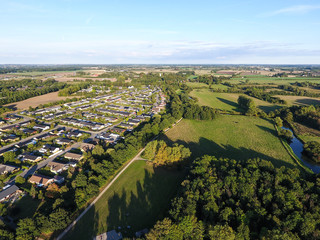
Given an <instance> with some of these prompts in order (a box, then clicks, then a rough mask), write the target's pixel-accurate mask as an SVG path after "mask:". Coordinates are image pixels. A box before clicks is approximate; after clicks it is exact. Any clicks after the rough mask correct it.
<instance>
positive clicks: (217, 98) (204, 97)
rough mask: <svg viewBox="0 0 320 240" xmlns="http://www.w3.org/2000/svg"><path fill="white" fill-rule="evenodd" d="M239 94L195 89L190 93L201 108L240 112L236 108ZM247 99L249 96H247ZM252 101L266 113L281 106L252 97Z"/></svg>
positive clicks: (237, 107)
mask: <svg viewBox="0 0 320 240" xmlns="http://www.w3.org/2000/svg"><path fill="white" fill-rule="evenodd" d="M240 95H241V94H239V93H217V92H211V91H210V90H209V89H195V90H193V91H192V92H191V93H190V96H191V97H196V98H197V99H198V101H199V102H198V103H199V104H200V105H201V106H210V107H212V108H217V109H221V110H225V111H237V112H241V111H242V110H241V109H239V106H238V103H237V101H238V97H239V96H240ZM248 97H249V96H248ZM249 98H252V99H253V101H254V102H255V104H256V106H257V107H258V108H260V109H262V110H264V111H266V112H269V111H273V110H275V109H277V108H280V107H281V105H276V104H272V103H269V102H266V101H262V100H259V99H256V98H253V97H249Z"/></svg>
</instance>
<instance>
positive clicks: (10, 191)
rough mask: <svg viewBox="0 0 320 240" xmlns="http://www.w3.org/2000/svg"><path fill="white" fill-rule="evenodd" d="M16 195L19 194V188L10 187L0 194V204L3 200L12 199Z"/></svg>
mask: <svg viewBox="0 0 320 240" xmlns="http://www.w3.org/2000/svg"><path fill="white" fill-rule="evenodd" d="M16 193H21V190H19V188H18V187H17V186H16V185H12V186H10V187H8V188H6V189H5V190H3V191H2V192H0V202H3V201H5V200H7V199H9V198H10V197H12V196H13V195H14V194H16Z"/></svg>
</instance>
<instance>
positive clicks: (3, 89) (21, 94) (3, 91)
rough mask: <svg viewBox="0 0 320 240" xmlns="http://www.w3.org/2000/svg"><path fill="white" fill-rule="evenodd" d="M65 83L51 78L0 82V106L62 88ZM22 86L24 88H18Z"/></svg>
mask: <svg viewBox="0 0 320 240" xmlns="http://www.w3.org/2000/svg"><path fill="white" fill-rule="evenodd" d="M65 86H66V83H62V82H57V81H55V80H52V79H48V80H46V81H41V80H32V79H25V80H21V81H1V82H0V106H1V105H4V104H8V103H12V102H17V101H22V100H25V99H28V98H31V97H35V96H39V95H43V94H47V93H50V92H56V91H58V90H60V89H63V88H64V87H65ZM19 88H23V89H25V90H18V89H19Z"/></svg>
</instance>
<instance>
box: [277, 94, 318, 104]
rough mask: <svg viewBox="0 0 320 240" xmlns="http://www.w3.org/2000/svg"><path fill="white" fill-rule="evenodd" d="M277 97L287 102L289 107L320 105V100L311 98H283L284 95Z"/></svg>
mask: <svg viewBox="0 0 320 240" xmlns="http://www.w3.org/2000/svg"><path fill="white" fill-rule="evenodd" d="M275 97H279V98H280V99H283V100H285V101H286V102H287V103H288V104H289V105H300V106H306V105H311V104H312V105H320V99H319V98H311V97H304V96H283V95H276V96H275Z"/></svg>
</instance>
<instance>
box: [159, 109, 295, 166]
mask: <svg viewBox="0 0 320 240" xmlns="http://www.w3.org/2000/svg"><path fill="white" fill-rule="evenodd" d="M163 138H164V140H166V141H169V142H178V143H180V144H185V145H187V146H188V147H189V148H190V150H191V151H192V152H193V157H198V156H202V155H204V154H209V155H214V156H216V157H223V158H231V159H249V158H256V157H259V158H262V159H266V160H270V161H272V162H273V163H274V164H275V165H276V166H282V165H286V166H288V167H293V166H296V164H295V162H294V160H293V159H292V158H291V157H290V155H289V154H288V153H287V151H286V150H285V148H284V147H283V146H282V144H281V142H280V139H279V138H278V137H277V135H276V131H275V129H274V126H273V124H272V123H271V122H270V121H267V120H263V119H261V118H257V117H248V116H238V115H221V116H218V118H217V119H215V120H213V121H196V120H186V119H184V120H183V121H181V122H180V123H179V124H178V125H177V126H176V127H174V128H172V129H170V130H169V131H168V132H167V133H166V135H165V136H164V137H163Z"/></svg>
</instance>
